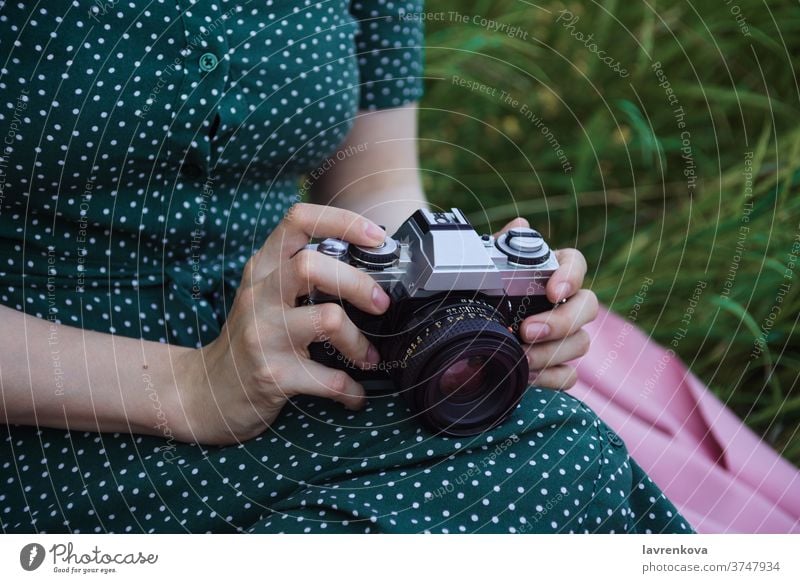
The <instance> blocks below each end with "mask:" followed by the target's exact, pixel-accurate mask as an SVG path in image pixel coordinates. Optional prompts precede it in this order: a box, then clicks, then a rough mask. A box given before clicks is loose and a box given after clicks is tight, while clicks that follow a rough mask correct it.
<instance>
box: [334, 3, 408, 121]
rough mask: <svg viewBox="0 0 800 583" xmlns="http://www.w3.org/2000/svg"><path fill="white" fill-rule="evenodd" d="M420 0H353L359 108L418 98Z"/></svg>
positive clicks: (392, 103)
mask: <svg viewBox="0 0 800 583" xmlns="http://www.w3.org/2000/svg"><path fill="white" fill-rule="evenodd" d="M422 7H423V0H408V1H403V0H394V1H393V0H353V1H352V2H351V3H350V13H351V14H352V15H353V18H355V19H356V21H357V22H358V25H359V31H358V33H357V34H356V55H357V58H358V68H359V75H360V82H361V96H360V102H359V107H360V108H361V109H384V108H387V107H399V106H401V105H405V104H407V103H411V102H412V101H417V100H419V98H420V97H422V91H423V89H422V60H423V20H424V18H423V14H422Z"/></svg>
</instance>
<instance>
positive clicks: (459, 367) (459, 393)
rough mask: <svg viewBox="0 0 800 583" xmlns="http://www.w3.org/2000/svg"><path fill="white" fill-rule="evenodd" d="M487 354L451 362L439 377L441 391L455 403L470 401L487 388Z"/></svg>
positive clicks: (443, 395)
mask: <svg viewBox="0 0 800 583" xmlns="http://www.w3.org/2000/svg"><path fill="white" fill-rule="evenodd" d="M487 362H488V361H487V359H486V357H485V356H468V357H467V358H461V359H459V360H457V361H455V362H454V363H453V364H451V365H450V366H449V367H447V369H446V370H445V371H444V372H443V373H442V375H441V376H440V377H439V392H440V393H441V394H442V397H443V398H445V399H450V400H452V401H453V402H454V403H469V402H470V401H472V400H474V398H475V397H476V396H477V395H480V394H481V393H483V392H484V391H485V390H486V363H487Z"/></svg>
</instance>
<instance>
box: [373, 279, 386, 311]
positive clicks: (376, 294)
mask: <svg viewBox="0 0 800 583" xmlns="http://www.w3.org/2000/svg"><path fill="white" fill-rule="evenodd" d="M389 302H390V300H389V296H387V295H386V292H385V291H383V289H382V288H381V287H380V286H378V285H376V286H375V288H374V289H373V290H372V303H373V304H375V307H376V308H378V309H379V310H380V311H381V312H385V311H386V309H387V308H388V307H389Z"/></svg>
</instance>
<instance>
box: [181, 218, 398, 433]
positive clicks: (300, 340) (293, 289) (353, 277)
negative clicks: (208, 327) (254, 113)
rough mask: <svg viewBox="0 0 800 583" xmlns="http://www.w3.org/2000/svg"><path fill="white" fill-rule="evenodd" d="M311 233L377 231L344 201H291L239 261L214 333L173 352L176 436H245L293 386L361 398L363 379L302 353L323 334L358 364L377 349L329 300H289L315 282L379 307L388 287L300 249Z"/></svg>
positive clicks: (375, 236)
mask: <svg viewBox="0 0 800 583" xmlns="http://www.w3.org/2000/svg"><path fill="white" fill-rule="evenodd" d="M311 237H337V238H340V239H344V240H346V241H348V242H350V243H354V244H357V245H368V246H375V245H378V244H380V243H381V242H382V241H383V240H384V237H385V233H384V231H383V230H382V229H381V228H380V227H378V226H377V225H375V224H374V223H372V222H371V221H369V220H368V219H366V218H364V217H362V216H360V215H358V214H356V213H353V212H350V211H347V210H343V209H338V208H334V207H327V206H318V205H310V204H302V203H300V204H296V205H294V206H293V207H292V208H291V209H290V210H289V212H288V213H287V214H286V216H285V217H284V219H283V221H282V222H281V223H280V224H279V225H278V227H276V229H275V230H274V231H273V232H272V234H271V235H270V236H269V238H268V239H267V241H266V242H265V244H264V245H263V247H262V248H261V249H260V250H259V251H258V252H257V253H256V254H255V255H254V256H253V257H252V258H251V259H250V260H249V261H248V263H247V265H246V267H245V270H244V274H243V277H242V282H241V286H240V288H239V290H238V291H237V292H236V297H235V299H234V302H233V306H232V308H231V310H230V312H229V314H228V318H227V321H226V323H225V326H224V327H223V329H222V331H221V333H220V335H219V337H218V338H217V339H216V340H214V341H213V342H211V343H210V344H208V345H207V346H205V347H203V348H201V349H197V350H188V351H186V352H184V353H182V354H181V355H180V356H179V357H178V358H177V361H176V367H175V377H176V382H177V384H178V395H179V400H180V402H179V403H178V404H177V407H178V408H179V410H178V411H176V413H175V415H174V416H173V419H174V420H176V422H177V423H178V424H179V429H178V430H177V431H175V434H176V437H177V438H178V439H180V440H182V441H196V442H199V443H206V444H220V445H221V444H230V443H237V442H240V441H244V440H247V439H250V438H253V437H255V436H257V435H259V434H260V433H262V432H263V431H264V430H265V429H266V428H267V426H269V425H270V424H271V423H272V422H273V421H274V420H275V418H276V417H277V415H278V413H279V412H280V410H281V408H282V407H283V406H284V405H285V404H286V402H287V401H288V400H289V399H290V398H291V397H293V396H295V395H301V394H305V395H315V396H319V397H326V398H330V399H334V400H336V401H339V402H341V403H342V404H344V406H346V407H348V408H349V409H359V408H360V407H362V406H363V404H364V400H365V397H364V389H363V387H361V385H359V384H358V383H357V382H355V381H354V380H353V379H352V378H351V377H350V376H349V375H348V374H347V373H346V372H344V371H341V370H334V369H331V368H327V367H325V366H323V365H321V364H319V363H317V362H314V361H312V360H310V358H309V353H308V345H309V344H310V343H312V342H318V341H329V342H330V343H331V344H332V345H333V346H334V347H335V348H336V349H337V350H339V352H341V353H342V354H343V355H344V356H346V357H348V358H349V359H351V360H352V361H354V362H355V363H356V364H358V365H361V366H367V365H368V364H372V365H374V364H377V363H378V362H379V360H380V356H379V355H378V352H377V351H376V350H375V348H374V347H373V346H372V345H371V344H370V342H369V341H368V340H367V339H366V337H365V336H364V335H363V334H362V333H361V331H360V330H359V329H358V328H357V327H356V326H355V324H353V322H351V321H350V319H349V318H348V317H347V316H346V314H345V312H344V310H343V309H342V308H341V306H339V305H338V304H335V303H326V304H319V305H313V306H301V307H297V299H298V298H300V297H302V296H305V295H307V294H309V293H310V292H311V291H313V290H315V289H316V290H319V291H321V292H324V293H327V294H330V295H333V296H336V297H340V298H342V299H344V300H347V301H348V302H350V303H351V304H353V305H354V306H355V307H357V308H359V309H360V310H362V311H364V312H367V313H369V314H373V315H379V314H382V313H383V312H385V311H386V309H387V308H388V307H389V296H388V295H387V294H386V293H385V292H384V291H383V289H381V287H380V286H379V285H377V284H376V283H375V282H374V280H373V279H372V278H371V277H370V276H369V275H367V274H366V273H364V272H362V271H359V270H358V269H356V268H354V267H352V266H350V265H347V264H346V263H343V262H341V261H338V260H336V259H334V258H331V257H328V256H325V255H323V254H322V253H318V252H315V251H309V250H304V249H303V248H304V247H305V245H306V244H308V242H309V239H310V238H311Z"/></svg>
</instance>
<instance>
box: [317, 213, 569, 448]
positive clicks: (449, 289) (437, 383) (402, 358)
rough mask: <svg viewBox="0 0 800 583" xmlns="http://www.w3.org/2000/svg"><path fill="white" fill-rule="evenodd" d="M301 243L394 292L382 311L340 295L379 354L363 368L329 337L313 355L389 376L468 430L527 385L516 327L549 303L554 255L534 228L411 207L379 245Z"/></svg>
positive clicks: (429, 410)
mask: <svg viewBox="0 0 800 583" xmlns="http://www.w3.org/2000/svg"><path fill="white" fill-rule="evenodd" d="M307 248H308V249H311V250H314V251H317V252H320V253H324V254H326V255H328V256H330V257H334V258H336V259H338V260H340V261H344V262H347V263H349V264H351V265H353V266H355V267H357V268H359V269H362V270H364V271H365V272H366V273H369V275H370V276H371V277H372V278H373V279H374V280H375V281H376V282H377V283H378V284H379V285H380V286H381V287H382V288H383V289H384V290H385V291H386V292H387V293H388V294H389V296H390V298H391V300H392V302H391V306H390V307H389V309H388V310H387V312H386V313H385V314H383V315H381V316H373V315H370V314H366V313H364V312H362V311H360V310H358V309H356V308H354V307H353V306H352V305H350V304H349V303H347V302H344V301H342V300H340V299H339V298H336V297H332V296H328V295H325V294H321V293H318V292H314V293H312V294H311V295H310V296H308V297H307V298H305V299H304V303H306V304H317V303H324V302H337V303H339V304H341V305H342V306H343V308H344V309H345V311H346V312H347V314H348V316H349V317H350V319H351V320H352V321H353V322H354V323H355V324H356V325H357V326H358V327H359V328H360V329H361V330H362V332H363V333H364V334H365V335H366V336H367V338H368V339H369V340H370V341H371V342H372V343H373V344H374V345H375V346H376V348H377V349H378V351H379V353H380V354H381V358H382V361H381V363H380V364H378V365H376V366H374V367H373V368H371V369H366V370H364V369H361V368H358V367H356V366H354V365H353V363H352V362H349V361H348V360H347V359H346V358H345V357H343V356H342V355H341V353H339V352H338V351H336V350H335V348H333V346H332V345H331V344H330V343H329V342H318V343H314V344H312V345H311V346H310V347H309V350H310V352H311V357H312V358H313V359H314V360H315V361H318V362H320V363H322V364H325V365H326V366H329V367H332V368H339V369H344V370H347V371H348V373H350V374H351V376H353V378H355V379H356V380H360V381H363V380H372V379H375V380H379V379H390V380H392V381H393V382H394V387H395V390H399V391H400V392H402V393H403V394H404V396H405V397H406V399H407V401H408V403H409V405H410V407H411V410H412V413H413V414H414V415H416V416H419V417H420V420H421V421H422V422H423V424H425V425H426V426H427V427H428V428H429V429H431V430H433V431H434V432H436V433H444V434H449V435H472V434H476V433H480V432H482V431H485V430H487V429H490V428H491V427H494V426H496V425H497V424H499V423H501V422H502V421H503V420H504V419H505V418H506V417H507V416H508V414H510V413H511V411H513V409H514V408H515V407H516V405H517V404H518V402H519V399H520V398H521V397H522V394H523V393H524V391H525V388H526V387H527V385H528V374H529V371H528V362H527V358H526V356H525V353H524V352H523V350H522V345H521V342H520V341H519V337H518V330H519V325H520V323H521V322H522V321H523V320H524V319H525V318H526V317H528V316H530V315H532V314H536V313H539V312H543V311H546V310H549V309H551V308H552V307H553V305H552V304H551V303H550V302H549V301H548V300H547V297H546V295H545V287H546V285H547V281H548V280H549V278H550V275H551V274H552V273H553V272H554V271H555V270H556V269H557V268H558V261H557V260H556V258H555V255H554V253H553V252H552V251H551V250H550V247H549V246H548V244H547V242H545V240H544V239H543V238H542V236H541V234H540V233H539V232H538V231H535V230H534V229H529V228H517V229H511V230H509V231H508V232H506V233H504V234H502V235H501V236H500V237H498V238H497V239H495V238H494V237H492V236H491V235H479V234H478V233H477V232H476V231H475V229H474V228H473V227H472V225H471V224H470V223H469V221H468V220H467V218H466V216H465V215H464V214H463V213H462V212H461V211H460V210H459V209H455V208H454V209H451V210H450V211H446V212H433V211H429V210H427V209H420V210H418V211H416V212H415V213H414V214H413V215H412V216H411V217H410V218H409V219H408V220H406V221H405V222H404V223H403V224H402V225H401V226H400V228H399V229H398V230H397V232H396V233H395V235H394V236H392V237H387V238H386V239H385V241H384V243H383V244H382V245H380V246H378V247H374V248H370V247H361V246H356V245H351V244H348V243H346V242H344V241H341V240H339V239H325V240H324V241H321V242H320V243H315V244H310V245H308V246H307Z"/></svg>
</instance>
